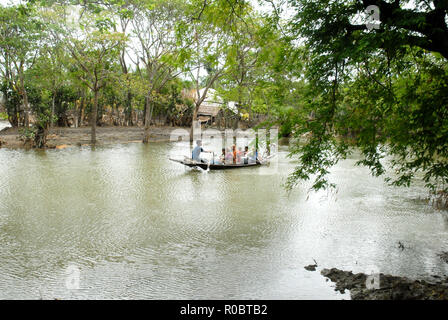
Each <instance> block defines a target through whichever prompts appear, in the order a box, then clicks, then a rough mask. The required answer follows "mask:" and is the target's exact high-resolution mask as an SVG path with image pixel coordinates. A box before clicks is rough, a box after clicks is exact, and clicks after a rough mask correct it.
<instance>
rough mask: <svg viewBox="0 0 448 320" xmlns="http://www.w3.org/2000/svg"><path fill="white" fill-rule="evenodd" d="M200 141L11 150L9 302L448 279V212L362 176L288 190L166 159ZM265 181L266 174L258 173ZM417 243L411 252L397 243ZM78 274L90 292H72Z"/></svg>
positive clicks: (0, 201)
mask: <svg viewBox="0 0 448 320" xmlns="http://www.w3.org/2000/svg"><path fill="white" fill-rule="evenodd" d="M185 150H188V145H187V144H185V143H182V142H179V143H172V144H165V143H160V144H150V145H149V146H145V145H142V144H130V145H119V146H115V147H105V148H96V150H94V151H92V150H91V149H90V148H88V147H85V148H84V147H83V148H71V149H66V150H48V151H35V150H29V151H23V150H7V149H0V298H31V299H34V298H39V297H41V296H42V297H43V298H44V299H50V298H55V297H57V298H106V299H117V298H124V299H126V298H130V299H131V298H147V299H154V298H159V299H169V298H171V299H205V298H208V299H220V298H221V299H251V298H258V299H304V298H305V299H310V298H317V299H321V298H324V299H340V298H344V299H347V298H349V297H348V295H347V294H346V295H340V294H338V293H336V292H334V290H333V287H332V285H331V283H330V282H326V281H325V278H323V277H322V276H321V275H320V274H319V272H309V271H306V270H305V269H304V268H303V267H304V266H306V265H308V264H311V263H313V259H315V260H317V262H318V264H319V267H338V268H343V269H349V270H354V271H355V272H360V271H367V270H366V268H368V266H371V265H375V266H377V267H378V268H379V269H380V271H381V272H384V273H391V274H396V275H408V276H411V277H422V276H425V275H427V274H438V275H443V274H445V273H447V272H448V268H447V267H448V265H447V264H443V262H442V261H441V260H440V259H439V258H438V257H437V253H439V252H440V251H443V250H447V249H448V240H447V235H448V224H447V220H446V214H445V213H443V212H438V211H435V210H433V209H432V208H430V207H428V206H427V205H426V204H425V203H423V202H419V201H415V200H414V199H416V198H418V197H419V196H421V195H424V194H425V193H424V189H423V188H422V187H421V186H415V187H413V188H410V189H398V188H396V189H394V188H389V187H387V186H385V185H384V183H383V182H382V180H380V179H376V178H373V177H370V176H369V174H368V171H367V170H365V169H363V168H355V167H353V164H354V163H355V161H356V159H350V160H347V161H345V162H343V163H342V164H340V165H339V166H338V167H337V168H336V169H335V170H334V172H333V179H334V181H335V182H336V183H338V186H339V190H338V193H337V194H326V193H319V194H310V195H309V199H308V200H306V199H307V197H308V194H307V193H306V187H303V188H298V189H296V190H295V191H293V192H292V193H291V194H289V195H288V194H287V193H286V192H285V191H284V189H283V187H282V183H284V180H285V178H286V176H287V174H288V172H291V170H292V168H293V165H292V164H291V163H289V160H287V159H286V154H287V149H286V147H280V154H279V162H278V169H277V174H272V175H271V174H268V173H267V172H266V171H262V170H264V168H250V169H244V170H235V171H232V170H231V171H222V172H219V171H214V172H204V171H197V170H191V169H186V168H184V167H183V166H181V165H180V164H178V163H174V162H167V161H166V159H167V158H168V156H170V155H173V154H182V153H184V154H188V151H185ZM260 173H264V174H260ZM398 241H401V242H403V243H404V244H405V246H406V247H407V248H406V249H405V250H403V251H402V250H399V249H398V244H397V242H398ZM69 265H76V266H78V267H79V268H80V271H81V273H80V276H81V278H80V290H72V291H70V290H68V289H67V288H66V287H65V281H66V277H67V275H66V273H65V271H66V268H67V266H69Z"/></svg>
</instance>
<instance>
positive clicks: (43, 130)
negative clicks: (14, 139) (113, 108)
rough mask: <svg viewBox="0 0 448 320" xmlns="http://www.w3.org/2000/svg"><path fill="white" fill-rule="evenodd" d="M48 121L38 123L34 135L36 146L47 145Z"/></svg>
mask: <svg viewBox="0 0 448 320" xmlns="http://www.w3.org/2000/svg"><path fill="white" fill-rule="evenodd" d="M47 135H48V123H45V124H44V125H41V124H38V125H37V132H36V135H35V136H34V145H35V146H36V148H45V147H46V146H47Z"/></svg>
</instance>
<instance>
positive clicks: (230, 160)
mask: <svg viewBox="0 0 448 320" xmlns="http://www.w3.org/2000/svg"><path fill="white" fill-rule="evenodd" d="M232 159H233V154H232V152H231V150H230V148H227V153H226V164H230V163H232Z"/></svg>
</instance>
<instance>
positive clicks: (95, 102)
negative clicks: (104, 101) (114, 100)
mask: <svg viewBox="0 0 448 320" xmlns="http://www.w3.org/2000/svg"><path fill="white" fill-rule="evenodd" d="M98 91H99V90H98V89H97V90H95V91H94V93H93V94H94V98H93V108H92V112H91V116H90V122H91V126H92V140H91V142H92V144H95V143H96V121H97V113H98Z"/></svg>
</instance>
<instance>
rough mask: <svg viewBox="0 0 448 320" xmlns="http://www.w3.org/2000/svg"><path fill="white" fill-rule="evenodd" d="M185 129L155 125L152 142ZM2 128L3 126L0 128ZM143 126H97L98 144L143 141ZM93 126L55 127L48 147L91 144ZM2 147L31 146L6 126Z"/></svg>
mask: <svg viewBox="0 0 448 320" xmlns="http://www.w3.org/2000/svg"><path fill="white" fill-rule="evenodd" d="M175 129H184V130H187V131H189V130H190V128H189V127H188V128H187V127H170V126H153V127H151V129H150V132H151V135H150V142H167V141H170V136H171V133H172V131H173V130H175ZM0 130H1V128H0ZM143 131H144V128H143V127H137V126H133V127H118V126H105V127H97V130H96V136H97V143H96V145H97V146H101V145H110V144H117V143H118V144H122V143H141V142H142V140H143ZM90 137H91V128H90V127H79V128H68V127H55V128H52V129H50V130H49V133H48V136H47V148H49V149H53V148H57V149H63V148H66V147H71V146H83V145H90V144H91V143H90ZM0 142H1V143H0V148H9V149H22V148H24V149H26V148H29V146H28V147H27V146H26V145H25V144H24V141H22V140H20V134H19V130H18V128H11V127H10V128H4V129H3V130H1V131H0Z"/></svg>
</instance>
